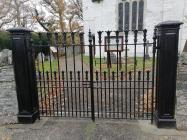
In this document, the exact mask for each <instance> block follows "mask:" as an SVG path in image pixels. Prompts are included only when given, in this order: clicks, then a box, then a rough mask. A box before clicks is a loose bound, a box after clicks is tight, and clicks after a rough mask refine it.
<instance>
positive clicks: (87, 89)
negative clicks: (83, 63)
mask: <svg viewBox="0 0 187 140" xmlns="http://www.w3.org/2000/svg"><path fill="white" fill-rule="evenodd" d="M86 83H87V84H88V71H86ZM88 93H89V91H88V86H86V113H87V116H88V100H89V99H88Z"/></svg>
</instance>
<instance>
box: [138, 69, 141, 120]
mask: <svg viewBox="0 0 187 140" xmlns="http://www.w3.org/2000/svg"><path fill="white" fill-rule="evenodd" d="M140 81H141V71H138V118H139V117H140V93H141V92H140Z"/></svg>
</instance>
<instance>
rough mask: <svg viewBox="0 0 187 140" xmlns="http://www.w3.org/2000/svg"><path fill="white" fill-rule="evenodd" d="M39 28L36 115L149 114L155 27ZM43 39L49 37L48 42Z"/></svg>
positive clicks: (130, 116)
mask: <svg viewBox="0 0 187 140" xmlns="http://www.w3.org/2000/svg"><path fill="white" fill-rule="evenodd" d="M88 36H89V38H88V40H86V39H84V34H83V33H65V32H64V33H62V34H60V33H54V34H52V33H46V34H44V33H42V34H39V38H40V43H39V44H35V45H33V47H34V48H35V64H36V66H35V70H36V79H37V87H38V98H39V110H40V116H47V117H49V116H52V117H54V116H57V117H85V118H92V120H95V118H112V119H148V120H149V119H151V120H153V112H154V109H155V93H154V92H155V82H154V81H155V65H156V58H157V57H156V30H155V31H154V36H153V39H151V40H152V41H150V40H149V41H148V39H147V30H142V31H138V30H135V31H123V32H121V31H106V32H101V31H99V32H98V34H97V35H93V34H92V33H91V32H89V34H88ZM42 40H47V44H45V43H43V42H42Z"/></svg>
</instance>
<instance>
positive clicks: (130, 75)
mask: <svg viewBox="0 0 187 140" xmlns="http://www.w3.org/2000/svg"><path fill="white" fill-rule="evenodd" d="M129 86H130V90H129V92H130V119H131V118H132V114H131V113H132V108H131V107H132V106H131V105H132V103H131V101H132V95H131V92H132V91H131V90H132V72H131V71H130V72H129Z"/></svg>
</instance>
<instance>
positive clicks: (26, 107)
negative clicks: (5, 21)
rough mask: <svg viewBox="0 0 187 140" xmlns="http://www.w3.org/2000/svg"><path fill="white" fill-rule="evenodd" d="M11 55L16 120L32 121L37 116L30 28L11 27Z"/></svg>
mask: <svg viewBox="0 0 187 140" xmlns="http://www.w3.org/2000/svg"><path fill="white" fill-rule="evenodd" d="M8 31H9V32H10V33H11V40H12V56H13V64H14V73H15V81H16V91H17V100H18V109H19V112H18V121H19V122H20V123H33V122H34V121H35V120H36V119H37V118H38V117H39V111H38V110H39V107H38V96H37V86H36V80H35V79H36V75H35V67H34V64H35V62H34V59H33V53H32V48H31V32H32V31H31V30H28V29H25V28H13V29H9V30H8Z"/></svg>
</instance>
